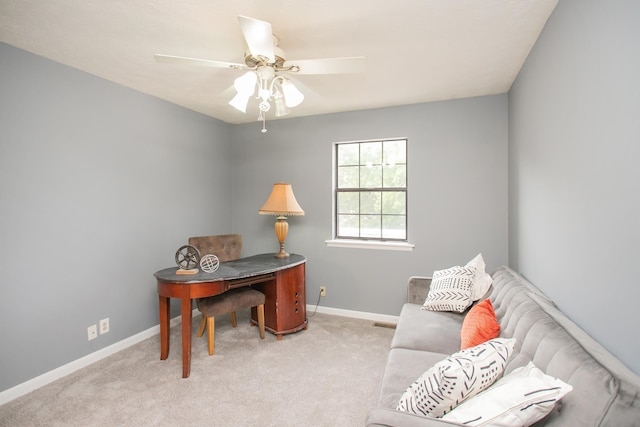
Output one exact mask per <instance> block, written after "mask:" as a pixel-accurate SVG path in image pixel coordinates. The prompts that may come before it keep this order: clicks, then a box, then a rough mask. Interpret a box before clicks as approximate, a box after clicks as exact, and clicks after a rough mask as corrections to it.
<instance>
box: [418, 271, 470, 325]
mask: <svg viewBox="0 0 640 427" xmlns="http://www.w3.org/2000/svg"><path fill="white" fill-rule="evenodd" d="M475 273H476V268H475V267H473V266H471V267H460V266H459V265H458V266H455V267H451V268H447V269H446V270H437V271H434V272H433V278H432V279H431V286H430V287H429V294H428V295H427V299H426V300H425V301H424V304H423V305H422V308H423V309H424V310H432V311H457V312H459V313H462V312H463V311H465V310H466V309H467V307H469V306H470V305H471V303H473V301H472V300H471V288H472V286H473V277H474V275H475Z"/></svg>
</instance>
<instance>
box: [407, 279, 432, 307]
mask: <svg viewBox="0 0 640 427" xmlns="http://www.w3.org/2000/svg"><path fill="white" fill-rule="evenodd" d="M430 286H431V277H424V276H411V277H409V283H408V284H407V302H410V303H413V304H421V305H422V304H424V300H426V299H427V295H428V294H429V287H430Z"/></svg>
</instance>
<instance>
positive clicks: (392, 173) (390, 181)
mask: <svg viewBox="0 0 640 427" xmlns="http://www.w3.org/2000/svg"><path fill="white" fill-rule="evenodd" d="M382 173H383V176H384V184H383V187H384V188H389V187H401V188H405V187H406V186H407V165H399V164H394V165H386V164H385V165H384V167H383V171H382Z"/></svg>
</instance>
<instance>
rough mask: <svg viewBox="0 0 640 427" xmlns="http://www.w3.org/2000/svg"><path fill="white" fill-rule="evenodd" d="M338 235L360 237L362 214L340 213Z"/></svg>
mask: <svg viewBox="0 0 640 427" xmlns="http://www.w3.org/2000/svg"><path fill="white" fill-rule="evenodd" d="M338 235H339V236H340V237H360V216H359V215H338Z"/></svg>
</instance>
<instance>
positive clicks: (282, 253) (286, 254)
mask: <svg viewBox="0 0 640 427" xmlns="http://www.w3.org/2000/svg"><path fill="white" fill-rule="evenodd" d="M274 256H275V257H276V258H278V259H283V258H289V252H286V251H285V250H284V249H280V252H278V253H277V254H275V255H274Z"/></svg>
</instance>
